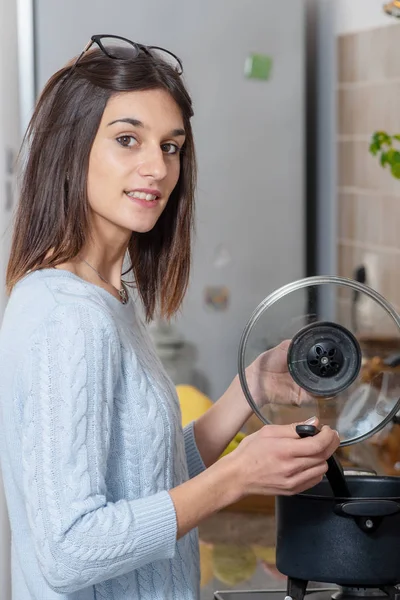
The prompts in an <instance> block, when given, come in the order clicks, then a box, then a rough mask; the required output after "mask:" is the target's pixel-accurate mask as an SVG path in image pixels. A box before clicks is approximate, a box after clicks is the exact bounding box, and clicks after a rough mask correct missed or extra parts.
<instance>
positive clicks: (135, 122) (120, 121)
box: [107, 117, 186, 137]
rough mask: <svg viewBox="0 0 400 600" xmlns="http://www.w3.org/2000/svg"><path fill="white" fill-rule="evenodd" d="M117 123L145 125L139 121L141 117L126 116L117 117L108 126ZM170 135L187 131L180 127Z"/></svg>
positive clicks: (181, 134) (173, 135)
mask: <svg viewBox="0 0 400 600" xmlns="http://www.w3.org/2000/svg"><path fill="white" fill-rule="evenodd" d="M115 123H129V125H132V126H133V127H144V124H143V123H142V121H139V119H131V118H130V117H124V118H123V119H116V120H115V121H111V123H108V125H107V127H110V126H111V125H114V124H115ZM169 135H171V136H172V137H179V136H185V135H186V132H185V130H184V129H179V128H178V129H173V130H172V131H171V132H170V134H169Z"/></svg>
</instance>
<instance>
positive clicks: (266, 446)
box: [221, 422, 340, 499]
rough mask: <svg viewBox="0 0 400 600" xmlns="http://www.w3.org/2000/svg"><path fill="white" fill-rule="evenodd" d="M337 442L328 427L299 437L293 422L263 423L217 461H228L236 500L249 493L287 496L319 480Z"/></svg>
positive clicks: (324, 471)
mask: <svg viewBox="0 0 400 600" xmlns="http://www.w3.org/2000/svg"><path fill="white" fill-rule="evenodd" d="M313 424H318V423H315V422H314V423H313ZM339 443H340V440H339V436H338V434H337V432H336V431H334V430H333V429H331V428H330V427H328V426H324V427H322V429H321V431H320V432H319V433H318V434H316V435H315V436H314V437H308V438H304V439H303V438H300V437H299V436H298V434H297V433H296V424H291V425H266V426H265V427H263V428H262V429H260V430H259V431H257V432H256V433H253V434H252V435H249V436H248V437H246V438H245V439H244V440H243V441H242V442H241V443H240V444H239V446H238V448H237V449H236V450H234V451H233V452H232V453H231V454H229V455H228V456H226V457H224V459H221V460H228V461H229V460H230V461H231V465H232V466H233V473H234V474H235V476H234V481H232V485H233V486H236V492H237V493H238V494H239V498H238V499H240V498H241V497H244V496H248V495H250V494H262V495H272V496H277V495H279V496H282V495H284V496H289V495H293V494H298V493H300V492H303V491H305V490H307V489H310V488H311V487H313V486H314V485H316V484H317V483H319V482H320V481H321V479H322V477H323V475H324V474H325V473H326V471H327V469H328V465H327V462H326V460H327V458H329V457H330V456H331V455H332V454H333V453H334V452H335V450H336V449H337V447H338V446H339Z"/></svg>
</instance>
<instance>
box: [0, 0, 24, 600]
mask: <svg viewBox="0 0 400 600" xmlns="http://www.w3.org/2000/svg"><path fill="white" fill-rule="evenodd" d="M16 10H17V9H16V4H15V3H14V2H10V1H9V0H0V321H1V317H2V314H3V311H4V307H5V304H6V296H5V293H4V286H5V269H6V263H7V258H8V253H9V244H10V218H11V215H12V210H13V202H14V184H15V174H14V159H15V156H16V153H17V150H18V147H19V142H20V130H19V113H18V109H19V101H18V96H19V90H18V58H17V14H16ZM0 597H1V600H9V599H10V598H11V584H10V532H9V525H8V516H7V510H6V505H5V500H4V494H3V486H2V479H1V472H0Z"/></svg>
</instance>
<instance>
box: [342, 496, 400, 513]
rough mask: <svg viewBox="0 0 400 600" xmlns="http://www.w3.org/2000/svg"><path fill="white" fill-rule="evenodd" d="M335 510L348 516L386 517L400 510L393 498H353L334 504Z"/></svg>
mask: <svg viewBox="0 0 400 600" xmlns="http://www.w3.org/2000/svg"><path fill="white" fill-rule="evenodd" d="M335 512H336V513H337V514H339V515H343V516H349V517H388V516H390V515H395V514H396V513H398V512H400V504H399V503H398V502H395V501H394V500H354V501H352V502H342V503H340V504H336V506H335Z"/></svg>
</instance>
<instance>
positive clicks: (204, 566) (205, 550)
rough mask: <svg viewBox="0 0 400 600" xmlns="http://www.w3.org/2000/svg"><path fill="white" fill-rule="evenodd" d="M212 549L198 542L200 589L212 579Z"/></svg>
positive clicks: (209, 545) (210, 546)
mask: <svg viewBox="0 0 400 600" xmlns="http://www.w3.org/2000/svg"><path fill="white" fill-rule="evenodd" d="M212 557H213V547H212V545H211V544H206V543H204V542H202V541H200V574H201V580H200V587H204V586H205V585H207V583H210V581H211V580H212V579H213V578H214V567H213V560H212Z"/></svg>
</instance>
